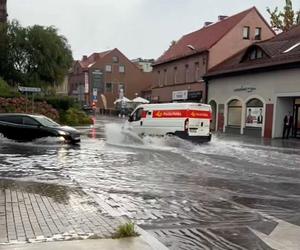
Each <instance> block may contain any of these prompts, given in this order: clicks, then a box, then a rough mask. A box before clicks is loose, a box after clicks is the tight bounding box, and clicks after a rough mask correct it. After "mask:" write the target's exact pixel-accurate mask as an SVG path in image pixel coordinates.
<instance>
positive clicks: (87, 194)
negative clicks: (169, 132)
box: [0, 118, 300, 250]
mask: <svg viewBox="0 0 300 250" xmlns="http://www.w3.org/2000/svg"><path fill="white" fill-rule="evenodd" d="M122 126H123V121H121V120H118V119H115V120H114V119H106V118H101V119H99V120H97V124H96V125H95V127H91V128H90V127H83V128H79V129H80V131H81V132H82V142H81V144H80V145H79V146H72V145H66V144H63V143H62V142H60V141H55V140H53V139H45V140H43V141H37V142H30V143H16V142H13V141H10V140H7V139H5V138H1V139H0V176H1V180H0V184H1V185H2V186H1V188H2V189H4V188H5V189H8V188H9V187H10V185H14V186H18V187H19V188H22V187H24V189H26V190H27V189H28V190H30V192H31V193H32V192H33V193H34V192H42V195H44V196H47V195H49V197H52V198H53V199H54V200H55V201H56V202H61V203H62V204H66V203H68V202H75V201H76V202H75V203H76V204H77V203H78V204H82V203H86V204H87V205H89V204H92V205H93V208H95V209H96V210H97V206H98V205H99V206H101V204H104V203H105V204H106V206H105V208H106V209H107V213H110V214H111V216H115V217H118V216H124V217H127V218H129V219H131V220H133V221H135V222H136V223H137V224H138V225H140V226H141V227H142V228H143V229H145V230H147V231H148V232H150V233H151V234H153V235H154V236H155V237H156V238H158V239H159V240H160V241H161V242H163V243H164V244H165V245H166V246H168V247H169V248H170V249H218V250H224V249H253V250H256V249H272V247H273V248H275V246H274V245H272V244H273V243H274V240H277V239H280V241H281V242H282V243H283V244H284V242H285V234H284V231H281V230H283V229H282V228H285V229H284V230H293V232H294V233H295V235H297V233H298V230H299V228H298V226H300V223H299V219H298V218H299V214H300V191H299V190H300V145H299V144H300V143H299V142H297V141H295V142H291V143H289V144H288V145H282V144H281V143H279V142H278V143H276V142H275V144H274V143H273V145H271V146H270V145H264V144H263V143H261V142H260V141H255V140H254V141H253V142H251V141H246V142H239V141H238V140H233V139H230V138H224V139H221V138H213V140H212V142H211V143H208V144H202V145H194V144H192V143H190V142H185V141H183V140H181V139H176V138H151V137H145V138H143V139H140V138H138V137H135V136H134V135H132V134H131V133H130V132H128V131H127V132H125V133H123V132H122ZM56 187H57V188H56ZM41 190H42V191H41ZM70 190H71V191H70ZM72 190H76V192H74V191H72ZM52 198H51V199H52ZM75 203H74V204H75ZM97 204H98V205H97ZM86 211H87V213H88V211H89V212H91V213H92V212H93V211H94V210H86ZM283 223H285V224H283ZM283 225H284V226H285V227H284V226H283ZM274 230H277V234H276V236H274ZM281 236H282V238H280V237H281ZM288 240H289V241H290V242H292V241H293V240H297V237H296V239H293V238H289V239H288ZM272 242H273V243H272Z"/></svg>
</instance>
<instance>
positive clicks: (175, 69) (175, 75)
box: [174, 67, 177, 83]
mask: <svg viewBox="0 0 300 250" xmlns="http://www.w3.org/2000/svg"><path fill="white" fill-rule="evenodd" d="M174 83H177V67H174Z"/></svg>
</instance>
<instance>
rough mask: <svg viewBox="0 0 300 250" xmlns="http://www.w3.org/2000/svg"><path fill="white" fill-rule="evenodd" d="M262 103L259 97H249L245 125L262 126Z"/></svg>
mask: <svg viewBox="0 0 300 250" xmlns="http://www.w3.org/2000/svg"><path fill="white" fill-rule="evenodd" d="M263 107H264V104H263V103H262V101H261V100H259V99H256V98H254V99H251V100H250V101H249V102H247V105H246V127H257V128H259V127H262V125H263V122H264V108H263Z"/></svg>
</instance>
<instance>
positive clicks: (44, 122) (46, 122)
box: [35, 116, 60, 127]
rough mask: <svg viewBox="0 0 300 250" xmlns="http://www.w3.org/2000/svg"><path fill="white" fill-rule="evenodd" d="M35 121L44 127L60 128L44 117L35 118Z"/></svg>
mask: <svg viewBox="0 0 300 250" xmlns="http://www.w3.org/2000/svg"><path fill="white" fill-rule="evenodd" d="M35 119H36V120H37V121H38V122H39V123H41V124H42V125H43V126H45V127H60V125H59V124H58V123H56V122H55V121H53V120H51V119H50V118H48V117H45V116H36V117H35Z"/></svg>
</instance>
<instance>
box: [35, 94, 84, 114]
mask: <svg viewBox="0 0 300 250" xmlns="http://www.w3.org/2000/svg"><path fill="white" fill-rule="evenodd" d="M36 100H40V101H45V102H47V103H48V104H50V105H51V106H52V107H53V108H55V109H57V110H59V111H67V110H69V109H70V108H77V109H79V104H78V103H76V101H75V99H74V98H73V97H69V96H51V97H43V98H41V97H38V98H36Z"/></svg>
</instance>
